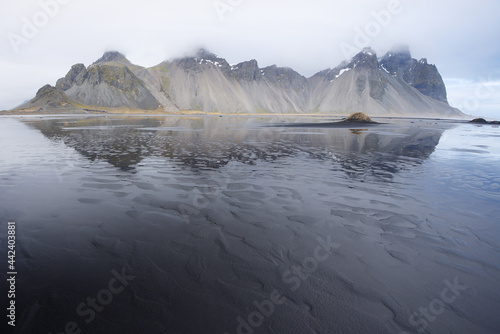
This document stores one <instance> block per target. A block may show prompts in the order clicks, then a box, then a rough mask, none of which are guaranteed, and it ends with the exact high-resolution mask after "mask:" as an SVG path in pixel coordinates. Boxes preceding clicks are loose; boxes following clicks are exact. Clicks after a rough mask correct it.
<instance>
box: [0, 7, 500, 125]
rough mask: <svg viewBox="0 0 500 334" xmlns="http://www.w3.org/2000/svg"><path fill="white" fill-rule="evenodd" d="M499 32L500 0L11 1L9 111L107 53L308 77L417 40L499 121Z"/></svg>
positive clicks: (0, 37) (2, 10) (2, 43)
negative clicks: (361, 54)
mask: <svg viewBox="0 0 500 334" xmlns="http://www.w3.org/2000/svg"><path fill="white" fill-rule="evenodd" d="M216 4H219V5H220V6H226V7H225V8H226V9H227V10H226V11H223V12H220V11H219V12H217V10H216V9H215V5H216ZM44 8H45V10H44ZM220 8H223V7H220ZM221 10H222V9H221ZM389 10H392V13H391V12H390V11H389ZM44 11H45V12H49V13H48V14H50V15H47V14H45V13H44ZM374 13H382V14H379V21H377V20H376V18H375V16H374ZM383 13H385V14H387V13H389V14H388V15H383ZM34 23H35V24H38V25H39V27H36V29H37V30H38V31H33V30H32V29H31V30H30V29H29V25H31V24H34ZM360 31H361V32H365V33H366V32H367V33H368V36H366V37H365V38H362V37H360V36H361V35H360V34H359V32H360ZM499 31H500V1H498V0H475V1H470V0H469V1H465V0H439V1H436V0H432V1H431V0H419V1H416V0H358V1H344V0H342V1H335V0H308V1H303V0H301V1H298V0H185V1H168V0H167V1H165V0H141V1H130V0H121V1H105V0H99V1H98V0H21V1H13V0H10V1H6V0H3V1H1V3H0V75H1V80H0V109H10V108H12V107H15V106H17V105H19V104H20V103H22V102H23V101H25V100H27V99H30V98H32V97H33V96H34V95H35V93H36V91H37V90H38V89H39V88H40V87H41V86H43V85H44V84H47V83H48V84H52V85H54V84H55V82H56V80H57V79H58V78H60V77H62V76H64V75H65V74H66V73H67V71H68V70H69V68H70V67H71V65H73V64H75V63H84V64H85V65H89V64H91V63H92V62H93V61H95V60H97V59H98V58H99V57H100V56H101V55H102V53H103V52H105V51H107V50H117V51H120V52H122V53H124V54H125V55H126V56H127V58H129V59H130V60H131V61H132V62H133V63H136V64H138V65H142V66H153V65H156V64H158V63H160V62H161V61H163V60H165V59H170V58H173V57H177V56H181V55H184V54H186V53H189V52H190V51H191V50H194V49H195V48H198V47H202V46H203V47H205V48H207V49H208V50H210V51H212V52H214V53H216V54H218V55H219V56H221V57H223V58H226V59H227V60H228V62H229V63H238V62H241V61H245V60H250V59H257V60H258V62H259V65H260V66H261V67H264V66H268V65H272V64H277V65H278V66H288V67H292V68H293V69H295V70H296V71H298V72H299V73H301V74H302V75H304V76H306V77H309V76H311V75H313V74H314V73H316V72H318V71H320V70H323V69H325V68H329V67H335V66H337V65H338V64H339V63H340V62H341V61H342V60H344V59H345V58H346V54H345V52H343V50H342V46H344V49H345V46H346V45H348V44H349V45H351V46H353V48H356V49H358V47H360V46H361V47H362V46H368V45H369V46H372V47H373V48H374V49H375V51H377V53H378V55H379V56H382V55H383V54H384V53H385V52H386V51H387V50H388V49H389V48H390V47H391V46H392V45H393V44H396V43H406V44H408V45H409V46H410V48H411V51H412V55H413V57H414V58H417V59H419V58H422V57H425V58H427V59H428V61H429V63H433V64H436V66H437V67H438V69H439V71H440V73H441V75H442V76H443V78H444V79H445V82H446V84H447V89H448V96H449V100H450V104H451V105H453V106H458V107H461V108H462V110H463V111H464V112H466V113H468V114H474V115H482V116H486V117H490V118H495V117H496V118H500V43H499V42H500V38H498V32H499ZM13 36H14V37H13ZM12 38H16V40H17V42H18V44H17V46H13V43H12V41H11V39H12ZM21 39H22V41H21ZM16 49H17V51H16ZM486 88H487V89H486Z"/></svg>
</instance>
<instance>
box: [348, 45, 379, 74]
mask: <svg viewBox="0 0 500 334" xmlns="http://www.w3.org/2000/svg"><path fill="white" fill-rule="evenodd" d="M356 67H359V68H367V69H376V68H378V60H377V53H376V52H375V51H374V50H373V49H372V48H364V49H363V50H361V52H359V53H358V54H357V55H355V56H354V57H353V58H352V59H351V61H350V62H349V64H348V65H347V66H346V68H350V69H353V68H356Z"/></svg>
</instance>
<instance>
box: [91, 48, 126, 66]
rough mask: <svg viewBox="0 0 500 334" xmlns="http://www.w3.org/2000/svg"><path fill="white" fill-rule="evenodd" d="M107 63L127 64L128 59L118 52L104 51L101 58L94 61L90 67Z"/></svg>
mask: <svg viewBox="0 0 500 334" xmlns="http://www.w3.org/2000/svg"><path fill="white" fill-rule="evenodd" d="M109 62H123V63H127V64H129V63H130V62H129V61H128V59H127V58H126V57H125V56H124V55H123V54H121V53H120V52H118V51H106V52H105V53H104V54H103V56H102V57H101V58H99V59H98V60H96V61H95V62H94V63H93V64H92V65H96V64H102V63H109Z"/></svg>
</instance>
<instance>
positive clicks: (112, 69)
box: [56, 52, 160, 110]
mask: <svg viewBox="0 0 500 334" xmlns="http://www.w3.org/2000/svg"><path fill="white" fill-rule="evenodd" d="M129 66H132V64H131V63H130V62H129V61H128V60H127V59H126V58H125V57H124V56H123V55H121V54H120V53H118V52H107V53H105V54H104V55H103V57H101V58H100V59H99V60H98V61H96V62H95V63H94V64H93V65H91V66H89V67H88V68H86V67H85V66H84V65H83V64H76V65H73V66H72V67H71V70H70V71H69V72H68V73H67V74H66V76H65V77H64V78H61V79H59V80H58V81H57V83H56V87H57V88H58V89H61V90H63V91H64V92H65V93H66V94H67V95H68V96H70V97H72V98H74V99H76V100H78V101H80V102H82V103H83V104H86V105H94V106H103V107H113V108H120V107H127V108H136V109H146V110H154V109H157V108H158V107H159V105H160V104H159V102H158V101H157V100H156V98H155V97H154V96H153V95H152V94H151V92H150V91H149V90H148V89H147V88H146V87H145V84H144V83H143V82H142V80H141V79H139V78H138V77H137V76H136V75H135V74H134V73H133V72H132V70H131V68H129Z"/></svg>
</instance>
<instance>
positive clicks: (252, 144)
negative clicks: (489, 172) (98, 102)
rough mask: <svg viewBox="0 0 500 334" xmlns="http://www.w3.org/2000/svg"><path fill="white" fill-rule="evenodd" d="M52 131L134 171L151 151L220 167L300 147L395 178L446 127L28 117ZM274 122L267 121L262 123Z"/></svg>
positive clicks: (356, 173)
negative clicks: (327, 126)
mask: <svg viewBox="0 0 500 334" xmlns="http://www.w3.org/2000/svg"><path fill="white" fill-rule="evenodd" d="M26 122H27V123H28V124H30V125H31V126H33V127H35V128H37V129H39V130H40V131H41V132H42V133H43V134H44V135H45V136H46V137H47V138H49V139H51V140H55V141H62V142H64V144H65V145H67V146H68V147H71V148H73V149H75V150H76V151H77V152H79V153H80V154H81V155H82V156H84V157H86V158H88V159H89V160H92V161H99V160H101V161H106V162H108V163H109V164H111V165H113V166H115V167H117V168H119V169H121V170H123V171H129V172H135V171H136V169H137V166H138V165H139V164H140V163H141V161H143V160H144V159H145V158H148V157H163V158H166V159H169V160H171V161H172V162H173V163H174V164H177V165H178V166H180V167H183V168H185V167H189V168H193V169H206V168H208V169H218V168H220V167H223V166H225V165H227V164H228V163H229V162H230V161H237V162H241V163H245V164H258V163H261V162H270V163H273V162H274V161H280V160H284V159H288V158H292V159H293V157H294V156H296V155H297V154H303V153H305V154H307V155H308V156H309V157H310V158H312V159H316V160H320V161H330V162H331V163H332V166H333V167H331V168H333V169H340V170H343V171H344V172H345V173H346V174H347V175H348V176H349V177H350V178H354V179H358V178H364V177H367V176H368V177H375V178H382V179H390V178H392V176H393V175H394V174H395V173H397V172H398V171H399V170H401V169H403V168H408V166H412V165H415V164H420V163H421V162H422V161H423V160H425V159H427V158H428V157H429V156H430V155H431V154H432V152H433V151H434V149H435V147H436V146H437V145H438V143H439V140H440V138H441V135H442V134H443V132H444V131H445V129H446V126H444V127H443V126H434V127H424V126H415V125H412V124H409V122H408V123H404V124H400V125H385V126H380V127H373V128H370V130H367V129H362V128H360V129H324V128H311V129H308V128H300V129H298V128H293V129H290V128H284V127H269V126H268V125H269V124H273V122H276V119H274V118H266V119H264V118H251V117H220V118H219V117H173V116H167V117H165V116H157V117H137V116H135V117H119V116H114V117H86V118H75V117H70V118H47V119H44V118H41V119H36V120H28V121H26ZM262 125H267V126H262Z"/></svg>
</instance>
